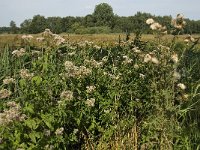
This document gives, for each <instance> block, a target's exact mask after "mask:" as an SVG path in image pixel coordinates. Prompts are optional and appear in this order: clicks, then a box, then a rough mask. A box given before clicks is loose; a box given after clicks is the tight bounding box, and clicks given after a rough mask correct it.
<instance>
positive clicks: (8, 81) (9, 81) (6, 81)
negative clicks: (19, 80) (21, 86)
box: [3, 77, 15, 84]
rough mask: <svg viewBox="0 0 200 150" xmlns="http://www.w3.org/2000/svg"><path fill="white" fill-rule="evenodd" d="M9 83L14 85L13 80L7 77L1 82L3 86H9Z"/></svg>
mask: <svg viewBox="0 0 200 150" xmlns="http://www.w3.org/2000/svg"><path fill="white" fill-rule="evenodd" d="M11 83H15V79H13V78H10V77H7V78H5V79H4V80H3V84H11Z"/></svg>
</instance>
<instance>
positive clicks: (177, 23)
mask: <svg viewBox="0 0 200 150" xmlns="http://www.w3.org/2000/svg"><path fill="white" fill-rule="evenodd" d="M171 24H172V26H174V28H176V29H179V30H180V29H183V28H184V27H185V25H186V22H185V21H184V16H183V15H182V14H178V15H177V16H176V19H172V22H171Z"/></svg>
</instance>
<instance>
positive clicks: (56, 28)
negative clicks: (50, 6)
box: [46, 17, 63, 34]
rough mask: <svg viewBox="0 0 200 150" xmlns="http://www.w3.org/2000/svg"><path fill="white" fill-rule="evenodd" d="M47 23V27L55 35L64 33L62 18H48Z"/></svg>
mask: <svg viewBox="0 0 200 150" xmlns="http://www.w3.org/2000/svg"><path fill="white" fill-rule="evenodd" d="M46 21H47V27H48V28H49V29H50V30H51V31H52V32H53V33H57V34H58V33H62V32H63V29H62V18H60V17H48V18H47V19H46Z"/></svg>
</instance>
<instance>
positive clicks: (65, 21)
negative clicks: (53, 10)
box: [62, 16, 76, 32]
mask: <svg viewBox="0 0 200 150" xmlns="http://www.w3.org/2000/svg"><path fill="white" fill-rule="evenodd" d="M75 22H76V19H75V17H71V16H67V17H64V18H62V31H63V32H70V30H71V26H72V25H73V24H74V23H75Z"/></svg>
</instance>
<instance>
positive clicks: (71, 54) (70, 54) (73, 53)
mask: <svg viewBox="0 0 200 150" xmlns="http://www.w3.org/2000/svg"><path fill="white" fill-rule="evenodd" d="M75 54H76V52H71V53H68V55H69V56H73V55H75Z"/></svg>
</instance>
